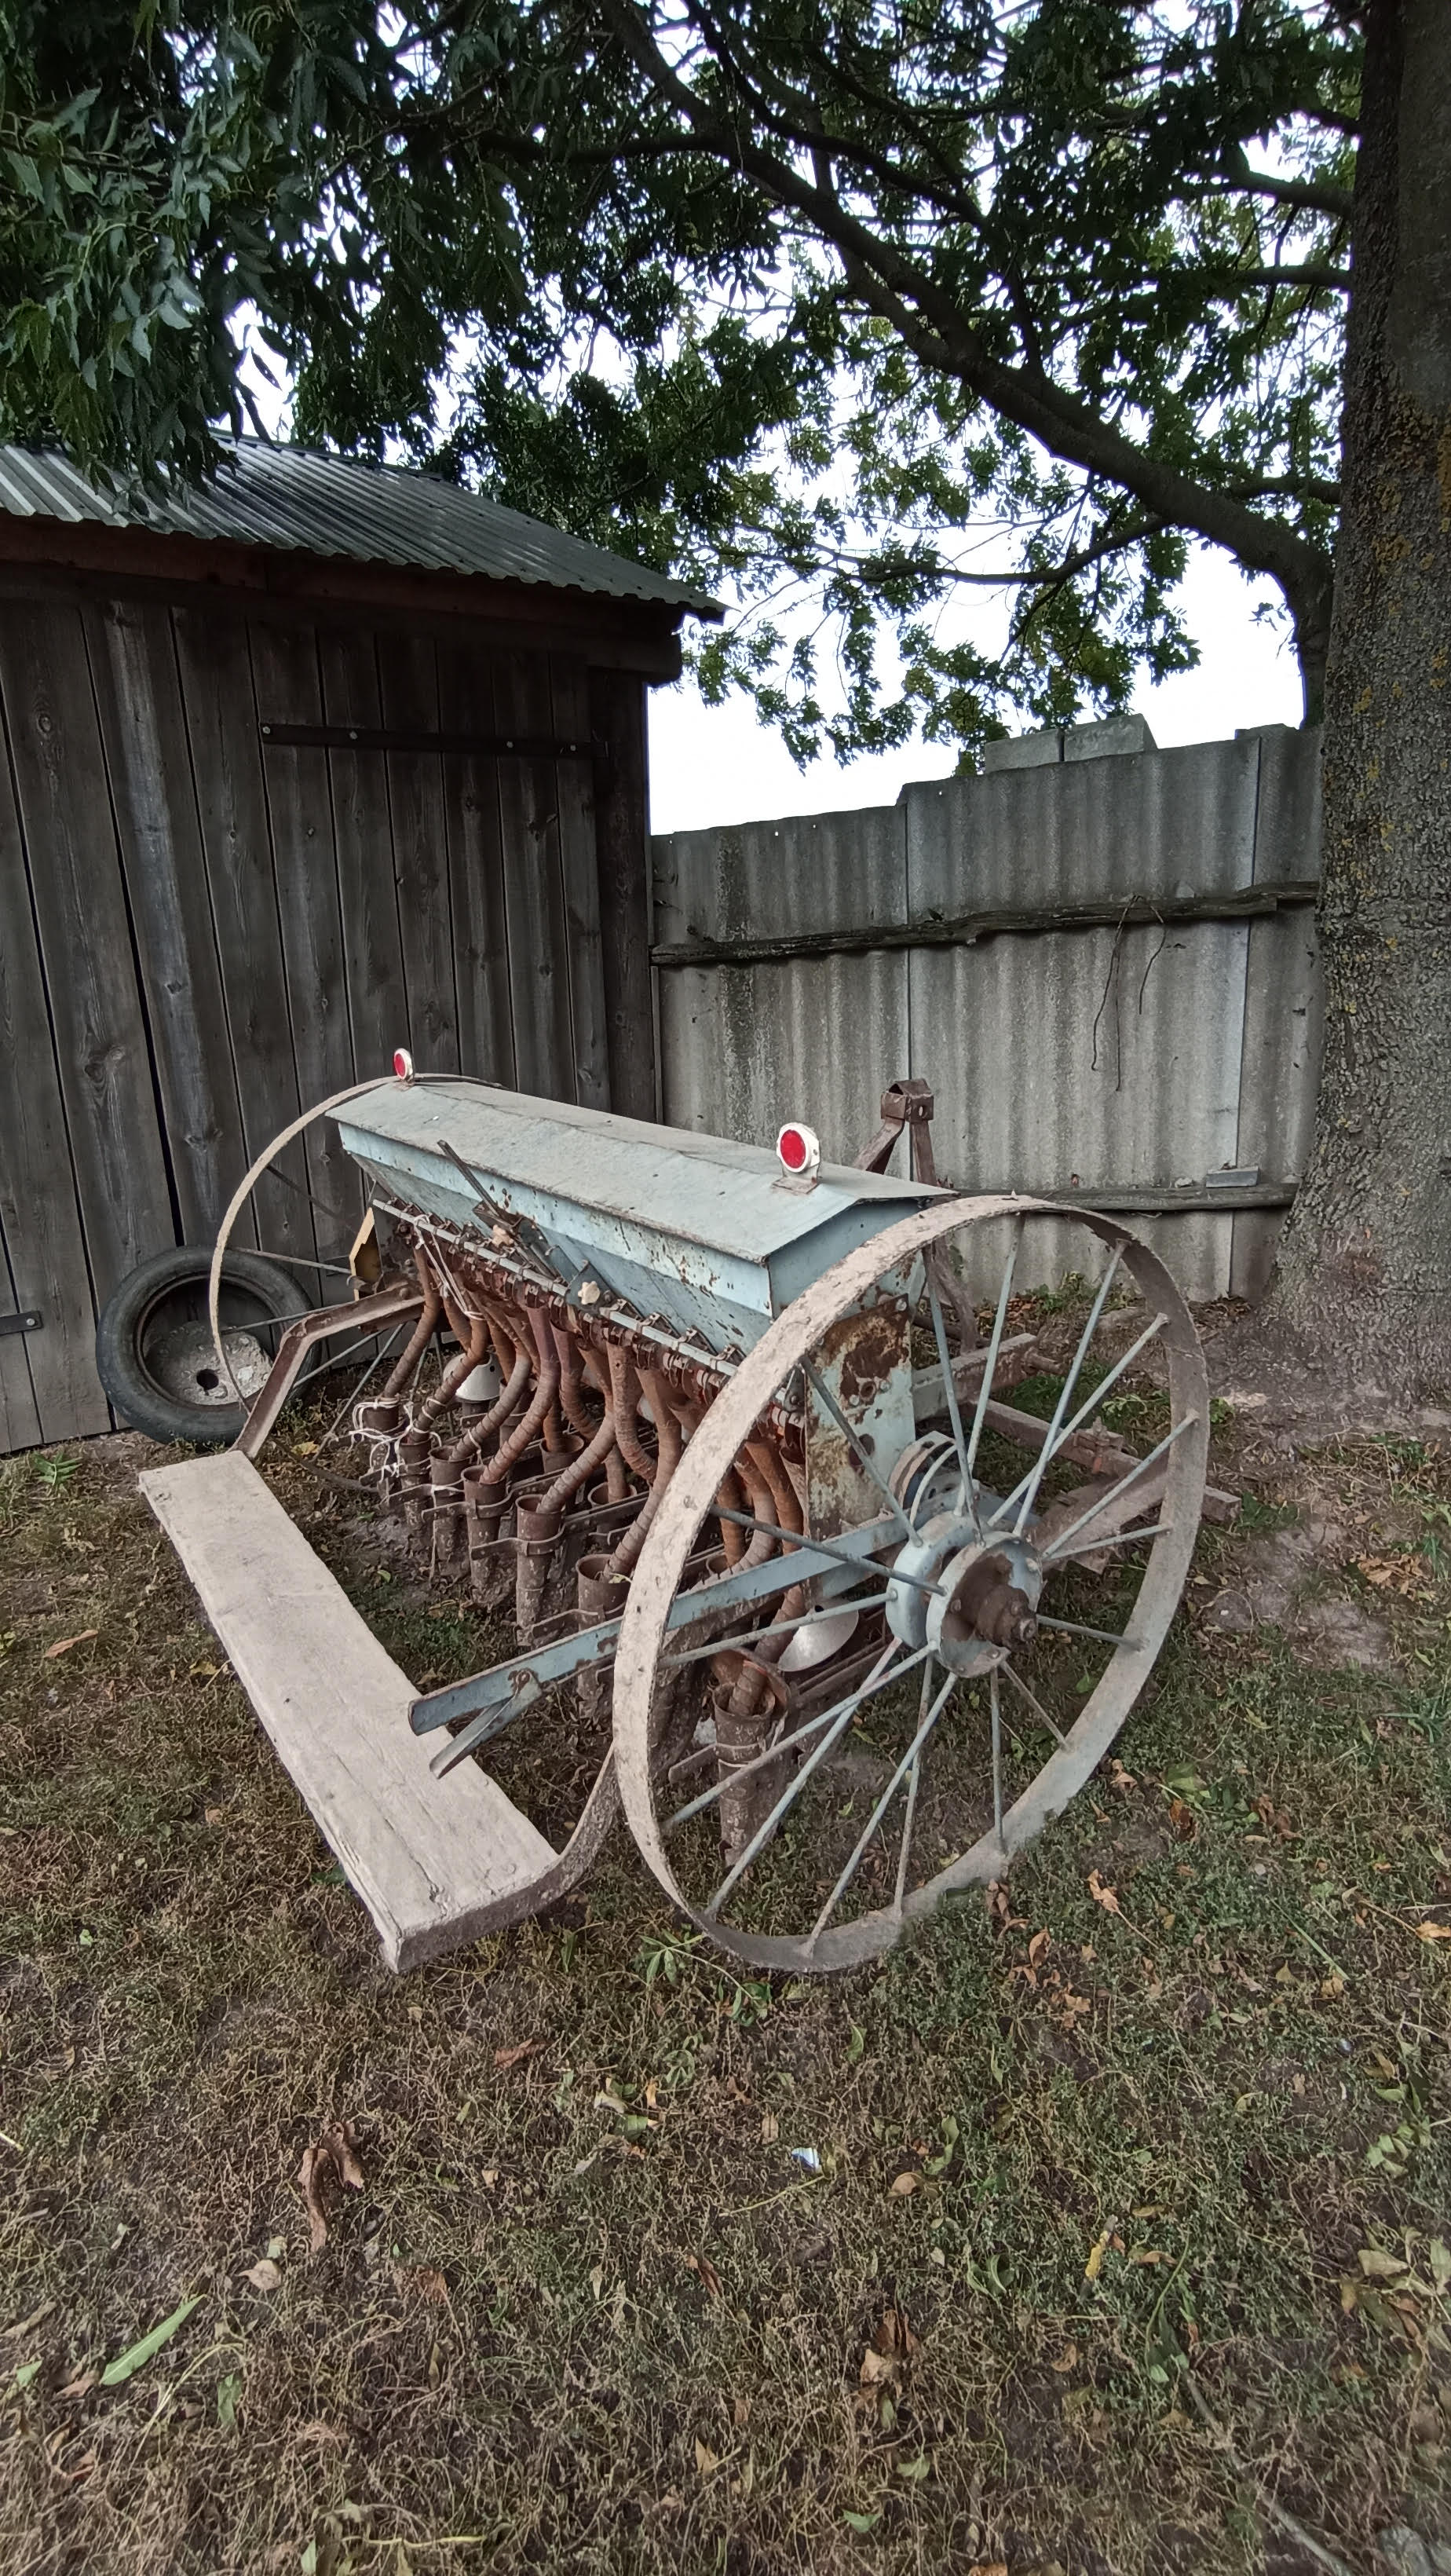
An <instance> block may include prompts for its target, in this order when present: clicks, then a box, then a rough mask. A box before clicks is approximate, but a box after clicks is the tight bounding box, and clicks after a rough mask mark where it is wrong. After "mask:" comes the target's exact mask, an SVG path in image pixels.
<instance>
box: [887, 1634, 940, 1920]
mask: <svg viewBox="0 0 1451 2576" xmlns="http://www.w3.org/2000/svg"><path fill="white" fill-rule="evenodd" d="M931 1688H932V1666H931V1665H930V1664H928V1665H927V1666H926V1667H925V1668H924V1671H923V1674H922V1696H921V1698H920V1700H919V1701H918V1703H917V1716H918V1720H919V1722H920V1720H921V1719H922V1718H923V1717H925V1715H926V1713H927V1694H928V1692H929V1691H930V1690H931ZM921 1778H922V1756H921V1754H920V1753H914V1754H913V1756H912V1768H911V1770H910V1771H909V1772H908V1774H907V1812H906V1814H905V1816H904V1817H903V1818H902V1848H901V1850H900V1851H899V1852H898V1854H897V1883H896V1886H895V1888H894V1889H893V1891H892V1912H893V1915H894V1916H895V1918H896V1920H897V1921H898V1922H899V1923H900V1922H901V1920H902V1908H903V1906H904V1904H905V1903H906V1899H907V1863H908V1861H909V1859H910V1857H911V1851H912V1828H913V1826H914V1824H915V1823H916V1821H917V1790H918V1787H919V1785H920V1783H921Z"/></svg>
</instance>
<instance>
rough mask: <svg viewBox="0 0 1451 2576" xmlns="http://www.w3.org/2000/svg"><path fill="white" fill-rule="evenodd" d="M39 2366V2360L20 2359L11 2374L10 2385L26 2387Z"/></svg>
mask: <svg viewBox="0 0 1451 2576" xmlns="http://www.w3.org/2000/svg"><path fill="white" fill-rule="evenodd" d="M39 2368H40V2363H39V2361H22V2362H21V2363H20V2364H19V2365H18V2366H17V2368H16V2370H15V2371H14V2372H13V2374H12V2378H11V2385H12V2387H15V2388H28V2387H29V2386H30V2383H31V2381H32V2379H33V2378H34V2377H35V2374H36V2372H37V2371H38V2370H39Z"/></svg>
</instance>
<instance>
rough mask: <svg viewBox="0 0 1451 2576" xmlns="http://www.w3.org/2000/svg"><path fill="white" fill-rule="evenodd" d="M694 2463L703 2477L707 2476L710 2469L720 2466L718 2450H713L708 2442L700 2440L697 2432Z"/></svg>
mask: <svg viewBox="0 0 1451 2576" xmlns="http://www.w3.org/2000/svg"><path fill="white" fill-rule="evenodd" d="M695 2465H696V2467H697V2468H698V2469H699V2471H700V2474H701V2476H702V2477H703V2478H708V2477H709V2476H710V2473H711V2471H712V2469H718V2468H719V2467H720V2454H719V2452H718V2451H713V2450H712V2449H711V2447H710V2444H709V2443H708V2442H702V2440H701V2438H700V2435H699V2434H698V2433H697V2434H696V2437H695Z"/></svg>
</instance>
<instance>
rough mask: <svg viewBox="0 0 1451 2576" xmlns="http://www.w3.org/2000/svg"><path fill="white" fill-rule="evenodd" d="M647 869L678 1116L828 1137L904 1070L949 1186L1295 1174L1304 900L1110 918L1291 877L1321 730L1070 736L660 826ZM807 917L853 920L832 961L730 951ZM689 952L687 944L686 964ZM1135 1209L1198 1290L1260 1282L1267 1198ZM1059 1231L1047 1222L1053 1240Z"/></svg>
mask: <svg viewBox="0 0 1451 2576" xmlns="http://www.w3.org/2000/svg"><path fill="white" fill-rule="evenodd" d="M1068 741H1069V745H1070V748H1071V747H1072V737H1071V736H1070V737H1069V738H1068ZM1081 748H1082V746H1079V749H1081ZM653 873H654V883H655V939H656V943H657V947H658V948H659V949H660V950H661V951H662V952H668V954H666V955H664V956H662V958H661V961H660V963H659V965H658V975H659V985H660V1013H659V1018H660V1055H661V1081H662V1091H663V1101H664V1114H665V1117H666V1118H667V1120H669V1121H670V1122H671V1123H672V1124H674V1125H678V1126H682V1127H692V1128H695V1129H697V1130H700V1131H704V1132H707V1133H714V1134H718V1135H727V1136H733V1137H739V1138H741V1139H742V1140H745V1141H749V1142H752V1143H756V1144H769V1143H770V1142H772V1141H773V1139H774V1137H775V1134H776V1131H777V1128H778V1126H779V1124H780V1122H781V1120H782V1119H783V1118H786V1117H801V1118H805V1119H807V1120H809V1121H810V1122H811V1124H812V1125H814V1126H815V1127H816V1128H817V1129H818V1130H819V1132H820V1135H821V1139H822V1143H823V1146H824V1148H825V1150H826V1152H827V1153H828V1154H829V1155H834V1156H842V1157H845V1158H848V1159H849V1158H850V1157H851V1156H853V1155H855V1154H856V1153H858V1152H859V1151H860V1150H861V1147H862V1146H863V1145H864V1144H865V1143H866V1142H867V1140H868V1138H869V1137H870V1136H871V1134H872V1132H873V1129H874V1127H875V1124H876V1110H877V1099H878V1095H879V1093H880V1091H881V1089H882V1087H883V1085H884V1084H885V1083H886V1082H887V1081H890V1080H891V1079H893V1078H894V1077H895V1076H896V1075H899V1074H908V1073H912V1074H920V1075H925V1076H926V1078H927V1079H928V1080H929V1081H930V1082H931V1083H932V1084H933V1085H934V1087H935V1089H936V1092H937V1116H936V1120H935V1124H934V1138H935V1142H936V1148H937V1157H938V1163H939V1167H940V1169H941V1170H942V1172H943V1174H944V1176H945V1177H947V1178H949V1179H951V1180H952V1181H953V1182H955V1183H957V1184H958V1185H959V1186H961V1187H963V1188H967V1189H977V1190H997V1189H1004V1188H1012V1189H1020V1190H1041V1191H1043V1192H1045V1193H1052V1192H1053V1191H1055V1190H1061V1189H1064V1188H1067V1187H1070V1186H1071V1185H1072V1184H1074V1183H1075V1182H1076V1183H1077V1184H1078V1185H1079V1186H1080V1187H1081V1188H1083V1189H1085V1190H1107V1189H1114V1190H1117V1189H1124V1188H1128V1189H1138V1190H1141V1191H1144V1192H1147V1193H1165V1192H1169V1191H1172V1190H1174V1189H1175V1188H1176V1186H1177V1185H1179V1184H1181V1183H1183V1182H1185V1181H1190V1182H1194V1183H1197V1184H1200V1185H1201V1189H1200V1194H1201V1195H1202V1194H1203V1193H1202V1185H1203V1184H1204V1182H1205V1181H1206V1180H1207V1178H1208V1176H1209V1175H1210V1174H1211V1173H1213V1172H1216V1171H1218V1170H1221V1169H1222V1168H1223V1167H1224V1166H1226V1165H1229V1166H1240V1165H1243V1166H1252V1165H1258V1166H1259V1168H1260V1171H1261V1173H1262V1176H1263V1179H1264V1181H1265V1182H1266V1183H1274V1184H1280V1183H1284V1184H1288V1183H1290V1182H1292V1181H1293V1180H1294V1179H1296V1178H1297V1177H1298V1175H1299V1173H1300V1172H1301V1171H1302V1170H1303V1168H1304V1155H1305V1152H1306V1148H1307V1145H1308V1141H1309V1131H1310V1122H1311V1119H1312V1117H1313V1113H1314V1099H1315V1085H1316V1081H1317V1078H1318V1070H1319V1056H1320V1014H1321V1007H1322V1004H1321V989H1320V966H1319V955H1318V941H1317V937H1316V925H1315V913H1314V910H1313V907H1312V906H1311V905H1310V904H1309V903H1307V902H1303V901H1301V902H1299V903H1297V904H1296V905H1295V906H1294V908H1293V909H1286V910H1285V911H1283V912H1279V913H1275V914H1270V915H1268V916H1266V917H1264V918H1259V919H1240V920H1233V919H1223V920H1215V919H1199V920H1194V921H1183V922H1176V921H1156V920H1149V921H1146V922H1145V921H1142V920H1141V921H1140V923H1138V924H1129V923H1126V922H1125V921H1123V920H1122V919H1120V918H1119V911H1120V908H1121V907H1122V906H1123V905H1124V904H1126V903H1128V902H1130V901H1131V900H1132V899H1146V900H1147V902H1148V903H1149V904H1150V905H1154V904H1160V905H1172V904H1174V903H1176V902H1177V903H1181V904H1182V903H1184V902H1186V901H1193V900H1194V899H1195V898H1200V899H1202V902H1203V906H1204V908H1205V909H1206V910H1208V909H1211V908H1212V907H1213V906H1214V904H1215V903H1216V902H1217V901H1220V900H1222V901H1223V902H1224V903H1225V904H1226V905H1227V906H1228V907H1229V908H1230V909H1231V910H1232V909H1233V906H1234V904H1235V903H1236V902H1239V903H1245V902H1248V901H1251V900H1252V899H1253V896H1254V894H1255V892H1256V890H1257V889H1260V888H1268V887H1271V886H1275V885H1285V884H1289V883H1294V884H1297V885H1299V886H1302V887H1303V886H1304V885H1305V884H1306V883H1308V881H1310V880H1312V879H1314V878H1315V877H1316V876H1317V875H1318V873H1319V743H1318V738H1317V737H1316V736H1314V735H1309V734H1303V733H1294V732H1290V731H1288V730H1286V729H1285V728H1282V727H1274V728H1270V729H1268V730H1267V731H1265V732H1263V733H1258V734H1248V735H1241V736H1238V737H1236V738H1235V739H1234V740H1233V741H1229V742H1218V743H1196V744H1191V745H1186V746H1183V747H1181V748H1179V749H1176V750H1167V751H1154V750H1145V751H1141V752H1136V753H1121V752H1116V753H1113V754H1112V755H1109V756H1100V757H1096V758H1082V757H1079V756H1076V754H1075V756H1071V757H1065V758H1064V759H1062V760H1061V761H1052V762H1048V763H1044V764H1043V765H1034V766H1031V767H1029V766H1024V767H1021V768H1016V767H1015V768H1008V769H1002V770H999V771H997V772H994V773H992V774H990V775H987V776H983V777H978V778H961V779H948V780H943V781H940V782H939V781H936V780H934V781H930V782H928V783H925V784H923V785H921V786H911V787H907V788H904V789H903V791H902V795H901V797H900V798H899V800H898V802H897V804H896V805H895V806H890V807H873V808H869V809H864V810H860V811H857V812H854V813H845V814H839V815H816V816H811V815H807V816H801V817H795V818H791V819H788V820H783V821H781V822H779V823H753V824H749V825H746V826H743V827H740V828H730V829H722V830H718V831H703V832H682V833H675V834H672V835H670V836H668V837H665V836H661V837H660V838H657V839H656V841H655V842H654V844H653ZM1064 905H1077V906H1083V905H1097V906H1098V907H1099V910H1100V919H1099V921H1098V923H1097V924H1095V925H1094V926H1092V927H1087V926H1084V927H1076V928H1054V929H1038V930H1034V931H1032V932H1024V933H1018V932H1013V933H1010V934H1007V935H998V936H993V937H990V938H981V939H975V938H971V937H966V938H964V937H956V936H953V935H951V934H950V932H949V933H947V934H946V935H944V934H943V931H942V928H941V926H942V925H946V924H951V923H952V922H954V921H959V920H962V919H963V918H964V917H967V916H971V915H972V914H974V913H994V912H997V913H1001V912H1003V911H1009V912H1012V911H1017V912H1023V913H1031V912H1032V911H1033V910H1034V908H1035V907H1036V908H1037V909H1039V910H1047V909H1051V908H1054V907H1061V906H1064ZM874 931H880V932H882V933H884V934H887V935H888V944H887V945H885V946H882V947H877V946H874V945H873V944H872V934H873V932H874ZM914 932H918V933H920V934H921V935H920V937H914V935H913V934H914ZM822 934H860V935H859V936H853V937H851V938H850V939H849V943H848V944H847V945H845V946H843V947H841V948H840V949H839V950H838V952H837V953H832V954H810V953H802V954H798V955H794V956H793V955H790V954H779V955H776V956H773V957H769V958H761V957H758V958H754V959H749V960H747V959H743V960H742V961H741V962H739V963H735V962H731V960H730V958H729V956H728V954H726V953H725V952H728V951H729V949H730V948H731V947H732V945H733V944H735V945H739V944H741V943H743V942H751V943H755V944H757V945H761V944H768V943H773V942H774V943H776V944H777V945H778V946H779V947H780V948H781V949H782V950H789V948H790V945H791V942H792V940H793V939H800V940H805V941H808V942H809V941H810V940H811V939H812V938H813V937H817V938H819V937H820V936H821V935H822ZM692 947H698V948H701V949H704V950H706V951H707V952H708V953H707V954H706V955H704V956H702V958H701V959H700V961H699V962H698V963H697V962H692V961H691V960H690V959H689V958H688V956H687V955H686V952H688V951H689V950H690V949H691V948H692ZM900 1151H901V1149H900V1148H899V1152H900ZM1128 1221H1129V1222H1130V1223H1131V1224H1134V1225H1136V1226H1139V1227H1140V1228H1141V1230H1142V1231H1143V1232H1145V1233H1146V1234H1147V1235H1148V1236H1149V1237H1150V1239H1151V1240H1152V1241H1154V1242H1155V1243H1156V1245H1157V1247H1158V1248H1159V1249H1160V1250H1161V1251H1162V1252H1163V1254H1164V1256H1165V1258H1166V1259H1167V1260H1168V1261H1169V1262H1170V1264H1171V1265H1172V1267H1173V1268H1174V1270H1175V1272H1176V1274H1177V1275H1178V1277H1179V1278H1180V1280H1181V1283H1182V1284H1183V1285H1184V1286H1185V1288H1186V1289H1187V1290H1188V1291H1189V1293H1190V1294H1191V1295H1193V1296H1196V1297H1201V1298H1209V1297H1217V1296H1223V1295H1225V1294H1227V1293H1230V1292H1231V1291H1232V1292H1233V1293H1234V1294H1236V1295H1255V1294H1257V1293H1258V1292H1259V1290H1260V1289H1261V1288H1262V1287H1263V1285H1264V1283H1265V1280H1266V1278H1267V1275H1268V1271H1269V1266H1270V1262H1271V1259H1272V1256H1273V1249H1274V1242H1275V1237H1276V1235H1277V1233H1278V1231H1279V1227H1280V1224H1281V1223H1282V1221H1283V1220H1282V1215H1281V1213H1280V1212H1278V1211H1266V1212H1261V1211H1260V1210H1258V1209H1249V1208H1246V1209H1244V1210H1242V1211H1241V1212H1238V1213H1234V1214H1231V1213H1229V1212H1227V1211H1226V1213H1224V1214H1220V1213H1218V1212H1217V1211H1215V1212H1208V1211H1203V1210H1198V1211H1194V1212H1189V1211H1185V1212H1182V1213H1178V1212H1176V1213H1175V1214H1173V1215H1156V1214H1153V1213H1151V1212H1147V1211H1143V1212H1138V1213H1132V1214H1130V1215H1129V1220H1128ZM1081 1245H1082V1236H1081V1234H1080V1233H1079V1232H1078V1231H1077V1230H1076V1229H1075V1230H1074V1232H1073V1234H1072V1235H1071V1236H1065V1238H1064V1246H1063V1248H1064V1250H1065V1253H1066V1255H1067V1257H1068V1258H1069V1259H1073V1258H1079V1257H1081ZM989 1252H991V1247H989Z"/></svg>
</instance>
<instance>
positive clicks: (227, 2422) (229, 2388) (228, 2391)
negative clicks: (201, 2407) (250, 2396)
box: [217, 2370, 242, 2433]
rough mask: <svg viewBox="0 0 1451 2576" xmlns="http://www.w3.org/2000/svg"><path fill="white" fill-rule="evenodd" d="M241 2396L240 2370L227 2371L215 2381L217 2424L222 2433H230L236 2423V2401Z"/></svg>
mask: <svg viewBox="0 0 1451 2576" xmlns="http://www.w3.org/2000/svg"><path fill="white" fill-rule="evenodd" d="M241 2394H242V2374H241V2372H240V2370H229V2371H228V2372H227V2373H226V2375H225V2377H224V2378H222V2379H219V2380H218V2381H217V2422H218V2423H219V2424H220V2426H221V2428H222V2431H223V2432H224V2433H230V2432H231V2431H232V2430H233V2428H234V2426H235V2424H236V2421H237V2400H238V2399H239V2397H240V2396H241Z"/></svg>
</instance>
